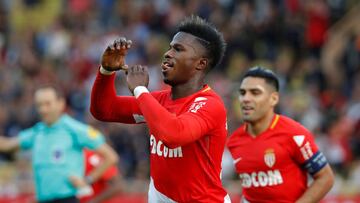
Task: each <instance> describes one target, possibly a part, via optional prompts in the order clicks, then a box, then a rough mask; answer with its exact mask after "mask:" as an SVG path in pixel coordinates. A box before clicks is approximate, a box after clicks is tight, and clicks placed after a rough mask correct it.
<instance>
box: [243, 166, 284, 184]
mask: <svg viewBox="0 0 360 203" xmlns="http://www.w3.org/2000/svg"><path fill="white" fill-rule="evenodd" d="M239 177H240V180H241V185H242V186H243V187H244V188H250V187H267V186H275V185H280V184H282V183H283V182H284V181H283V177H282V175H281V173H280V171H279V170H269V171H259V172H252V173H240V174H239Z"/></svg>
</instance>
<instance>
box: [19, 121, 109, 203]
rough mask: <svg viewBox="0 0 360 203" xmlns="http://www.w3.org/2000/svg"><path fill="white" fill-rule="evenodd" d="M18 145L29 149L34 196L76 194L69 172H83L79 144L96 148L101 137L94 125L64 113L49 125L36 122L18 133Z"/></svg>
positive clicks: (101, 142) (38, 197) (61, 196)
mask: <svg viewBox="0 0 360 203" xmlns="http://www.w3.org/2000/svg"><path fill="white" fill-rule="evenodd" d="M19 142H20V148H21V149H24V150H27V149H32V166H33V171H34V178H35V189H36V196H37V199H38V200H40V201H46V200H52V199H58V198H63V197H68V196H72V195H75V194H76V189H75V188H74V187H73V186H72V185H71V183H70V182H69V179H68V178H69V176H70V175H74V176H78V177H83V176H84V157H83V148H89V149H93V150H94V149H97V148H98V147H99V146H100V145H101V144H103V143H104V137H103V136H102V135H101V133H100V132H99V131H97V130H95V129H94V128H92V127H90V126H88V125H85V124H83V123H81V122H79V121H77V120H75V119H73V118H71V117H70V116H68V115H63V116H61V117H60V119H59V120H58V121H57V122H56V123H54V124H53V125H51V126H48V125H46V124H45V123H43V122H39V123H37V124H36V125H34V126H33V127H31V128H29V129H26V130H23V131H21V132H20V134H19Z"/></svg>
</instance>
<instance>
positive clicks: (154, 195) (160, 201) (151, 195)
mask: <svg viewBox="0 0 360 203" xmlns="http://www.w3.org/2000/svg"><path fill="white" fill-rule="evenodd" d="M148 203H176V202H175V201H174V200H172V199H170V198H169V197H167V196H166V195H164V194H162V193H161V192H159V191H158V190H157V189H156V188H155V186H154V181H153V179H152V177H150V184H149V191H148ZM224 203H231V200H230V196H229V195H228V194H227V195H226V196H225V197H224Z"/></svg>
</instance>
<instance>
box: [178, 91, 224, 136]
mask: <svg viewBox="0 0 360 203" xmlns="http://www.w3.org/2000/svg"><path fill="white" fill-rule="evenodd" d="M198 98H199V97H198ZM198 98H196V99H195V101H194V102H193V103H192V104H191V106H190V107H189V110H188V112H187V113H185V114H184V116H189V117H192V120H193V121H194V122H197V123H198V125H201V126H202V127H203V128H204V130H206V131H209V130H211V129H213V128H215V127H217V126H218V125H219V123H225V122H226V112H225V108H224V107H223V104H222V103H221V102H220V101H218V100H215V99H212V98H209V99H207V98H204V97H200V98H202V100H197V99H198Z"/></svg>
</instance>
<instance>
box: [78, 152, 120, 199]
mask: <svg viewBox="0 0 360 203" xmlns="http://www.w3.org/2000/svg"><path fill="white" fill-rule="evenodd" d="M84 155H85V175H86V176H87V175H89V174H90V172H91V171H92V170H93V169H94V168H96V167H97V166H99V165H100V164H101V163H102V157H101V156H99V155H98V154H96V153H95V152H93V151H90V150H87V149H85V150H84ZM118 174H119V171H118V169H117V167H116V166H111V167H110V168H108V169H107V170H106V171H105V172H104V174H103V175H102V176H101V178H100V179H99V180H97V181H96V182H94V183H93V184H92V185H91V186H92V188H93V190H94V193H93V195H91V196H87V197H84V198H81V199H80V202H82V203H85V202H88V201H89V200H91V199H92V198H93V197H95V196H96V195H98V194H100V193H102V192H103V191H104V190H106V189H107V187H108V181H109V180H111V179H112V178H113V177H115V176H117V175H118Z"/></svg>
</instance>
